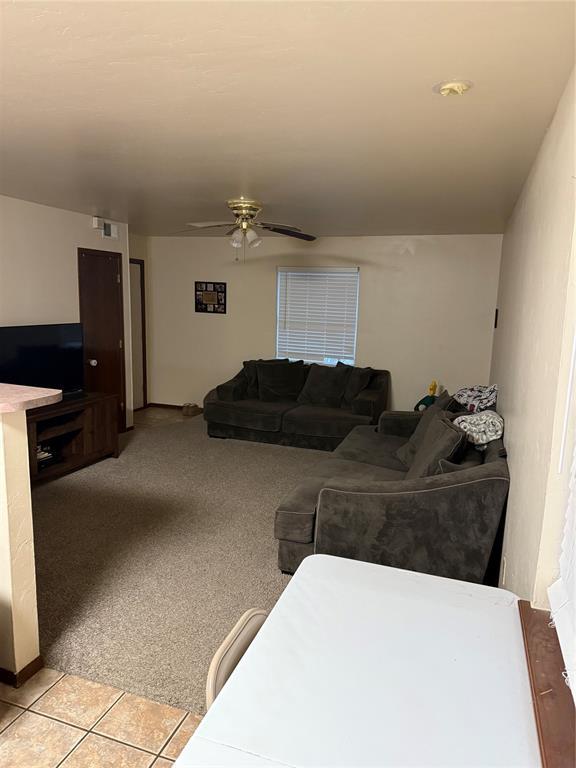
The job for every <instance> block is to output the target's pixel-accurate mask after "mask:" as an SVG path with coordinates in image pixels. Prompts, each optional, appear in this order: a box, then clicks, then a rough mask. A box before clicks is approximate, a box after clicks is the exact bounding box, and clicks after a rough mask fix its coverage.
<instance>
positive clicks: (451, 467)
mask: <svg viewBox="0 0 576 768" xmlns="http://www.w3.org/2000/svg"><path fill="white" fill-rule="evenodd" d="M483 463H484V456H483V455H482V451H478V450H476V448H474V446H473V445H470V443H468V445H467V446H466V448H465V449H464V453H463V455H462V458H461V459H460V461H459V462H458V463H456V462H454V461H448V459H440V461H439V462H438V468H437V470H436V474H437V475H445V474H446V473H447V472H458V470H459V469H472V467H479V466H480V465H481V464H483Z"/></svg>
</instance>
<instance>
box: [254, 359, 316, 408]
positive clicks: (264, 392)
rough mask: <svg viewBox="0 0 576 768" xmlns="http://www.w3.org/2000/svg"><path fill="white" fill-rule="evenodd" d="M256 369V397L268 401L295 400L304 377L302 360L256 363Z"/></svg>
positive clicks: (304, 370)
mask: <svg viewBox="0 0 576 768" xmlns="http://www.w3.org/2000/svg"><path fill="white" fill-rule="evenodd" d="M256 371H257V374H258V399H259V400H262V401H263V402H268V403H275V402H279V403H281V402H286V401H288V400H297V398H298V395H299V394H300V391H301V389H302V387H303V385H304V379H305V377H306V369H305V368H304V362H303V361H302V360H298V361H297V362H295V363H282V364H281V365H270V364H269V363H256Z"/></svg>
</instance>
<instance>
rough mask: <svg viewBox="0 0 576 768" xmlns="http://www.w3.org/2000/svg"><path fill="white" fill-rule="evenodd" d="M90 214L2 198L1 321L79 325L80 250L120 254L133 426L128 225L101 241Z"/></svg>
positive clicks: (128, 407)
mask: <svg viewBox="0 0 576 768" xmlns="http://www.w3.org/2000/svg"><path fill="white" fill-rule="evenodd" d="M91 223H92V222H91V217H90V216H87V215H85V214H82V213H74V212H72V211H65V210H62V209H60V208H51V207H49V206H46V205H39V204H37V203H29V202H26V201H24V200H16V199H15V198H11V197H5V196H0V325H33V324H35V323H38V324H41V323H77V322H78V321H79V314H80V308H79V299H78V250H77V249H78V248H94V249H97V250H101V251H117V252H121V253H122V270H123V288H124V339H125V356H126V357H125V360H126V416H127V422H128V424H129V425H130V424H132V344H131V334H130V277H129V269H128V260H129V253H128V226H127V225H126V224H121V223H119V224H118V240H104V239H103V238H102V237H101V235H100V233H99V232H97V231H96V230H93V229H92V228H91Z"/></svg>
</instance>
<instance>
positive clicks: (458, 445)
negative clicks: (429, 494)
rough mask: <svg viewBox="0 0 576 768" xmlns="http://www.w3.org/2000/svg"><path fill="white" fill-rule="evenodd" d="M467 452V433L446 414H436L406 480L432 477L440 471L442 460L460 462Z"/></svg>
mask: <svg viewBox="0 0 576 768" xmlns="http://www.w3.org/2000/svg"><path fill="white" fill-rule="evenodd" d="M465 450H466V433H465V432H464V431H463V430H462V429H460V427H457V426H456V425H455V424H454V422H453V421H451V420H450V419H449V418H448V417H447V415H446V412H444V411H441V412H440V413H436V414H435V415H434V416H433V418H432V419H431V420H430V422H429V424H428V428H427V429H426V433H425V435H424V437H423V439H422V442H421V443H420V445H419V447H418V450H417V451H416V453H415V454H414V457H413V459H412V464H411V465H410V469H409V470H408V472H407V473H406V479H407V480H410V479H412V478H414V477H430V476H431V475H434V474H436V472H437V471H438V465H439V462H440V459H447V460H448V461H451V462H458V460H459V459H460V458H461V456H462V454H463V453H464V451H465Z"/></svg>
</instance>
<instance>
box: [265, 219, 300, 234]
mask: <svg viewBox="0 0 576 768" xmlns="http://www.w3.org/2000/svg"><path fill="white" fill-rule="evenodd" d="M254 226H256V227H281V228H282V229H292V230H293V231H294V232H302V230H301V229H300V227H293V226H291V225H290V224H276V223H275V222H273V221H255V222H254Z"/></svg>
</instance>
